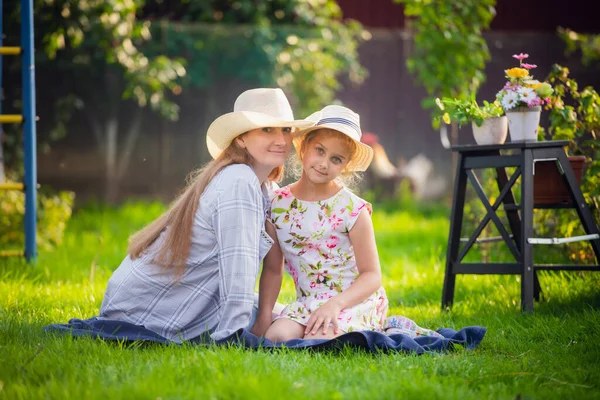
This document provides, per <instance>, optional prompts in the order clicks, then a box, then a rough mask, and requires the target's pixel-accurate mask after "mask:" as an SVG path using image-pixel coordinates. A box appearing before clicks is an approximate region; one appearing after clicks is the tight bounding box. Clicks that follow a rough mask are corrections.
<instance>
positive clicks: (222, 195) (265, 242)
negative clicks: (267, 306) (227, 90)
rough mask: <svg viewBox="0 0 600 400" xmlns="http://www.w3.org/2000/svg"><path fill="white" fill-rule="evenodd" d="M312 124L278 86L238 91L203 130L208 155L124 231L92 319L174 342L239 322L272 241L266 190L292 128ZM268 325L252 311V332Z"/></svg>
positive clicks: (224, 332)
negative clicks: (136, 225)
mask: <svg viewBox="0 0 600 400" xmlns="http://www.w3.org/2000/svg"><path fill="white" fill-rule="evenodd" d="M313 124H314V123H312V122H309V121H305V120H300V121H295V120H294V117H293V113H292V109H291V107H290V105H289V102H288V100H287V98H286V97H285V94H284V93H283V91H281V89H252V90H248V91H246V92H244V93H242V94H241V95H240V96H239V97H238V98H237V100H236V102H235V105H234V111H233V112H231V113H228V114H225V115H222V116H220V117H219V118H217V119H216V120H215V121H214V122H213V123H212V124H211V125H210V127H209V128H208V132H207V137H206V142H207V146H208V150H209V152H210V155H211V156H212V157H213V159H214V160H213V161H211V162H210V163H209V164H208V165H206V166H205V167H204V168H202V169H200V170H199V171H197V173H195V174H194V177H193V179H192V180H191V182H190V183H189V184H188V186H187V188H186V189H185V190H184V192H183V193H182V194H181V195H180V196H179V198H177V199H176V200H175V201H174V202H173V204H172V205H171V207H170V208H169V210H168V211H167V212H165V213H164V214H163V215H162V216H160V217H159V218H158V219H156V220H155V221H154V222H152V223H151V224H149V225H148V226H146V227H145V228H143V229H142V230H141V231H139V232H137V233H136V234H135V235H133V236H132V237H131V240H130V245H129V251H128V256H127V257H126V258H125V260H124V261H123V262H122V263H121V265H120V266H119V268H118V269H117V270H116V271H115V272H114V273H113V275H112V277H111V278H110V280H109V281H108V287H107V289H106V294H105V296H104V300H103V302H102V306H101V309H100V315H99V318H100V319H109V320H118V321H125V322H129V323H132V324H135V325H143V326H144V327H145V328H146V329H148V330H150V331H153V332H156V333H158V334H160V335H162V336H164V337H165V338H167V339H170V340H173V341H176V342H181V341H183V340H189V339H193V338H195V337H198V336H199V335H200V334H203V333H206V332H208V333H209V334H210V337H211V339H213V340H219V339H223V338H225V337H227V336H229V335H231V334H232V333H234V332H236V331H237V330H238V329H240V328H248V329H249V328H250V327H251V326H250V324H251V322H252V321H251V318H252V315H253V306H254V303H255V294H254V287H255V285H256V279H257V275H258V270H259V263H260V261H261V260H262V259H263V258H264V257H265V255H266V254H267V252H268V251H269V249H270V248H271V245H272V243H273V240H272V238H271V237H270V236H269V234H268V233H267V232H266V230H265V217H266V211H267V209H268V198H269V194H270V193H271V192H272V190H273V189H274V188H273V186H274V184H273V182H274V181H277V180H279V179H280V177H281V175H282V172H283V163H284V162H285V160H286V158H287V156H288V154H289V152H290V149H291V142H292V131H293V130H294V128H307V127H310V126H312V125H313ZM273 257H276V258H277V259H280V258H281V255H280V254H275V255H273ZM269 317H270V316H269ZM267 320H268V322H267ZM268 323H270V319H269V318H267V317H266V316H259V323H257V325H261V326H257V327H255V330H253V332H255V333H257V334H263V333H264V331H266V329H267V327H265V326H263V325H267V324H268Z"/></svg>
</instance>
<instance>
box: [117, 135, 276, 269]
mask: <svg viewBox="0 0 600 400" xmlns="http://www.w3.org/2000/svg"><path fill="white" fill-rule="evenodd" d="M251 162H252V156H250V154H249V153H248V151H246V149H243V148H241V147H239V146H238V145H237V143H236V141H235V140H234V141H232V142H231V144H230V145H229V147H227V148H226V149H225V150H224V151H223V152H222V153H221V155H219V157H217V159H215V160H213V161H211V162H209V163H208V164H206V165H205V166H204V167H202V168H200V169H198V170H196V171H194V172H192V173H191V174H190V175H189V177H188V180H187V182H188V183H187V185H186V187H185V189H184V190H183V191H182V192H181V194H180V195H179V196H178V197H177V199H175V201H173V202H172V203H171V205H170V206H169V209H168V210H167V211H166V212H165V213H164V214H163V215H161V216H160V217H158V218H157V219H155V220H154V221H153V222H151V223H150V224H149V225H147V226H146V227H144V228H142V229H141V230H140V231H138V232H136V233H135V234H133V235H132V236H131V237H130V238H129V249H128V253H129V256H130V257H131V259H133V260H135V259H137V258H140V257H141V256H142V255H143V254H144V253H145V252H146V251H147V250H148V248H149V247H150V246H151V245H152V244H153V243H154V242H155V241H156V239H158V237H159V236H160V234H161V233H162V232H163V231H165V230H166V233H165V238H164V241H163V242H162V243H161V245H160V248H159V249H158V251H157V252H156V253H155V255H154V258H153V261H154V262H155V263H156V264H158V265H160V266H161V267H163V268H165V269H168V270H173V271H175V272H176V274H178V275H182V274H183V272H184V271H185V266H186V262H187V259H188V257H189V254H190V247H191V238H192V229H193V226H194V215H195V214H196V211H197V210H198V204H199V202H200V197H201V196H202V193H204V189H206V186H208V184H209V183H210V182H211V181H212V180H213V178H214V177H215V176H216V175H217V174H218V173H219V172H220V171H221V170H222V169H223V168H225V167H227V166H229V165H232V164H246V165H250V164H251ZM282 175H283V166H280V167H276V168H274V169H273V170H272V171H271V173H270V174H269V177H268V178H267V179H268V180H270V181H275V182H276V181H279V180H280V179H281V177H282ZM167 227H168V229H167Z"/></svg>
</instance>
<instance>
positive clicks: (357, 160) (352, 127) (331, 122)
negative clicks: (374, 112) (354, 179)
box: [293, 105, 373, 171]
mask: <svg viewBox="0 0 600 400" xmlns="http://www.w3.org/2000/svg"><path fill="white" fill-rule="evenodd" d="M307 120H309V121H314V123H315V125H314V126H312V127H309V128H307V129H304V130H301V131H299V132H298V133H297V134H295V135H294V139H293V143H294V147H295V148H296V152H297V153H298V154H300V149H301V147H302V141H303V140H304V137H305V135H306V134H308V133H309V132H312V131H315V130H317V129H324V128H327V129H333V130H335V131H338V132H340V133H343V134H344V135H346V136H348V137H349V138H350V139H352V140H354V142H355V143H356V148H357V149H356V154H354V155H353V157H352V158H351V159H350V162H349V163H348V166H347V169H348V171H365V170H366V169H367V168H368V167H369V164H371V161H372V160H373V149H372V148H371V146H368V145H366V144H364V143H362V142H361V141H360V138H361V137H362V131H361V130H360V116H359V115H358V114H357V113H355V112H354V111H352V110H351V109H349V108H346V107H342V106H336V105H332V106H326V107H324V108H323V109H322V110H321V111H317V112H316V113H313V114H311V115H310V116H309V117H308V118H307Z"/></svg>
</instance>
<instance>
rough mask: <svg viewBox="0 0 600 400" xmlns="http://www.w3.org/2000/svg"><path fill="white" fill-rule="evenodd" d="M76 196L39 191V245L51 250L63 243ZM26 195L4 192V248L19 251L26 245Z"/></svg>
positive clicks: (0, 239)
mask: <svg viewBox="0 0 600 400" xmlns="http://www.w3.org/2000/svg"><path fill="white" fill-rule="evenodd" d="M74 199H75V193H73V192H58V193H53V192H50V191H48V190H40V191H39V192H38V198H37V203H38V218H37V221H38V227H37V245H38V248H39V249H40V250H51V249H52V248H54V247H55V246H58V245H60V244H61V243H62V238H63V233H64V231H65V227H66V225H67V222H68V220H69V218H70V217H71V211H72V207H73V201H74ZM24 221H25V193H23V192H20V191H14V190H13V191H0V248H1V249H18V248H23V247H24V245H25V234H24Z"/></svg>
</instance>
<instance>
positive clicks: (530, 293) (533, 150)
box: [442, 140, 600, 312]
mask: <svg viewBox="0 0 600 400" xmlns="http://www.w3.org/2000/svg"><path fill="white" fill-rule="evenodd" d="M566 145H568V141H564V140H561V141H546V142H520V143H515V142H511V143H506V144H502V145H486V146H479V145H465V146H454V147H452V151H456V152H457V153H458V161H457V169H456V179H455V182H454V197H453V200H452V215H451V219H450V234H449V237H448V249H447V255H446V273H445V277H444V288H443V292H442V309H447V308H449V307H451V306H452V302H453V299H454V286H455V282H456V275H458V274H515V275H521V307H522V308H523V310H524V311H528V312H531V311H533V301H534V298H535V299H536V300H539V293H540V290H541V289H540V286H539V282H538V280H537V274H536V271H539V270H570V271H582V270H588V271H600V265H555V264H550V265H534V262H533V245H534V244H552V243H565V242H569V241H575V240H589V241H590V242H591V245H592V248H593V250H594V253H595V255H596V262H597V263H600V233H599V229H598V226H597V225H596V223H595V222H594V219H593V217H592V214H591V212H590V210H589V208H588V206H587V204H586V203H585V200H584V198H583V195H582V193H581V189H580V188H579V184H578V183H577V181H576V178H575V175H574V173H573V170H572V168H571V164H570V163H569V161H568V159H567V156H566V154H565V151H564V146H566ZM502 150H513V152H514V150H520V153H519V154H507V153H506V152H505V153H504V154H502V153H501V151H502ZM513 152H511V153H513ZM542 160H543V161H548V160H556V162H557V163H558V164H560V168H559V172H561V175H562V177H563V179H564V182H565V184H566V186H567V188H568V191H569V194H570V196H571V199H572V200H573V201H572V203H571V204H570V205H568V206H566V207H568V208H575V209H576V210H577V214H578V215H579V219H580V220H581V223H582V224H583V227H584V229H585V232H586V235H585V236H580V237H576V238H567V239H555V238H554V239H553V238H534V237H533V210H534V208H565V205H564V204H557V205H545V206H543V207H541V206H540V207H538V206H536V205H534V204H533V175H534V168H535V165H534V164H535V162H536V161H542ZM507 167H516V171H515V172H514V174H513V175H512V176H511V177H510V179H509V178H508V176H507V173H506V169H505V168H507ZM486 168H495V169H496V174H497V176H496V180H497V183H498V190H500V195H499V196H498V198H497V199H496V200H495V202H494V204H490V202H489V200H488V198H487V196H486V195H485V193H484V191H483V189H482V187H481V185H480V183H479V181H478V179H477V176H476V175H475V173H474V172H473V170H474V169H486ZM557 168H558V165H557ZM561 170H562V171H561ZM519 176H521V204H515V200H514V197H513V193H512V190H511V189H512V187H513V186H514V184H515V182H516V181H517V178H519ZM467 180H468V181H470V182H471V184H472V186H473V188H474V189H475V192H476V193H477V195H478V197H479V199H480V200H481V202H482V203H483V205H484V206H485V208H486V210H487V214H486V215H485V217H484V218H483V219H482V221H481V222H480V223H479V226H478V227H477V228H476V229H475V231H474V232H473V234H472V235H471V237H470V238H469V239H468V240H466V243H465V245H464V246H463V248H462V249H460V253H459V247H460V246H459V245H460V243H461V237H460V236H461V228H462V222H463V211H464V210H463V209H464V204H465V195H466V190H467ZM500 205H503V206H504V210H505V211H506V215H507V217H508V222H509V228H510V231H511V233H512V234H509V232H508V231H507V230H506V229H505V227H504V225H503V224H502V221H501V220H500V218H499V217H498V215H497V214H496V210H497V209H498V208H499V207H500ZM490 220H491V221H492V222H493V223H494V224H495V225H496V227H497V228H498V231H499V232H500V235H501V237H500V238H499V239H500V241H503V242H504V243H506V245H507V246H508V248H509V249H510V251H511V253H512V255H513V256H514V258H515V261H516V262H514V263H463V262H462V260H463V258H464V257H465V255H466V254H467V252H468V251H469V249H470V248H471V246H472V245H473V244H474V243H475V242H485V241H486V239H478V237H479V235H480V234H481V232H482V231H483V229H484V228H485V226H486V225H487V224H488V222H489V221H490ZM463 241H464V239H463ZM487 241H489V240H487Z"/></svg>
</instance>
